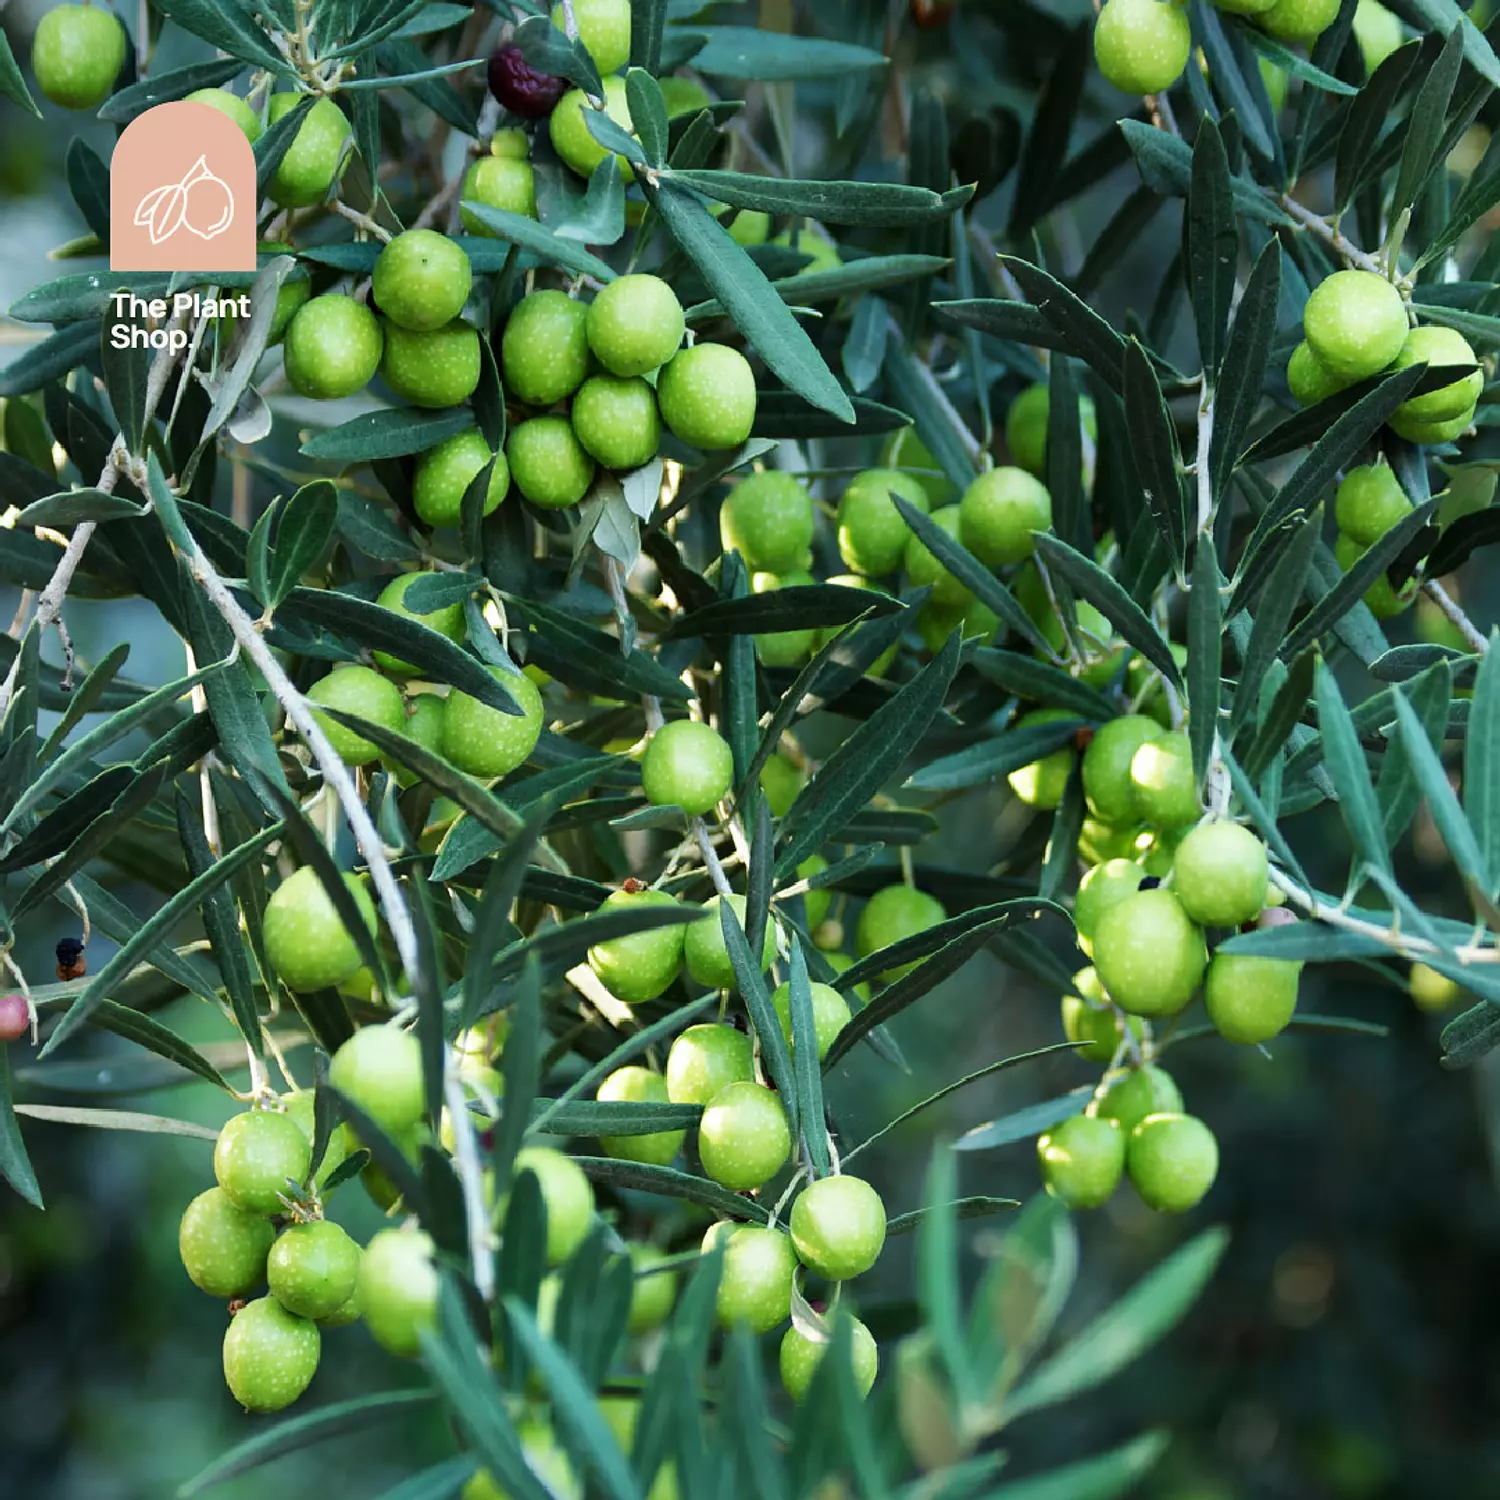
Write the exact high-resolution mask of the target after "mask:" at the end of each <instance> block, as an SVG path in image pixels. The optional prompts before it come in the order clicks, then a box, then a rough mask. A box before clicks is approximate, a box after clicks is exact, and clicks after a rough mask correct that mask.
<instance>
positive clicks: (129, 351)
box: [69, 137, 151, 457]
mask: <svg viewBox="0 0 1500 1500" xmlns="http://www.w3.org/2000/svg"><path fill="white" fill-rule="evenodd" d="M73 144H74V145H75V146H76V145H78V144H80V143H79V141H78V140H77V138H76V137H75V138H74V142H73ZM89 154H90V155H91V156H92V155H93V153H92V152H90V153H89ZM72 160H73V157H72V154H71V152H70V154H69V161H70V162H71V161H72ZM94 160H95V161H96V162H98V160H99V159H98V157H94ZM99 165H100V170H101V171H103V172H104V179H105V183H106V185H107V184H108V180H109V174H108V171H107V170H106V169H105V168H104V166H103V163H102V162H101V163H99ZM138 326H139V325H138V324H137V322H136V320H135V319H133V318H130V317H124V318H121V317H117V316H116V315H115V313H114V310H113V309H111V310H110V311H109V312H106V313H105V315H104V317H103V319H102V320H101V322H100V324H99V363H100V366H101V368H102V369H103V371H104V388H105V390H106V391H107V392H108V394H109V404H110V408H111V409H112V410H113V412H114V414H115V421H116V423H117V424H118V425H119V429H120V436H121V437H122V438H123V439H124V441H125V448H126V451H127V452H128V453H130V454H131V455H132V456H133V457H138V456H139V455H140V452H141V444H142V442H143V441H144V440H145V436H146V380H147V373H148V371H149V369H150V365H151V351H150V350H149V349H147V348H146V346H145V345H144V344H136V345H134V346H133V347H132V345H131V343H130V342H129V340H130V335H131V334H132V333H133V332H135V331H136V329H137V328H138ZM117 333H118V335H120V336H123V338H124V339H125V340H126V342H125V344H124V346H123V347H120V346H119V345H117V344H116V342H115V340H116V336H117Z"/></svg>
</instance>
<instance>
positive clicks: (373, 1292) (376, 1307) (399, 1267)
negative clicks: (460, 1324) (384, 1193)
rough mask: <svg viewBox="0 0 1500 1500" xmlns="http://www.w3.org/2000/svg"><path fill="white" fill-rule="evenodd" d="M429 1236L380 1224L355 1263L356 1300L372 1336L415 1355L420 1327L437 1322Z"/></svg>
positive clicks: (383, 1345)
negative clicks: (356, 1276)
mask: <svg viewBox="0 0 1500 1500" xmlns="http://www.w3.org/2000/svg"><path fill="white" fill-rule="evenodd" d="M432 1252H433V1245H432V1240H431V1239H430V1238H429V1237H428V1236H427V1235H425V1234H421V1233H413V1232H412V1231H411V1230H408V1229H382V1230H381V1231H380V1232H379V1234H377V1235H375V1236H373V1237H372V1238H371V1240H370V1243H369V1244H368V1245H366V1246H365V1252H364V1255H363V1256H362V1257H361V1258H360V1266H359V1283H358V1286H359V1289H358V1292H357V1294H356V1295H357V1296H358V1297H359V1305H360V1311H361V1314H362V1315H363V1317H364V1320H365V1325H366V1327H368V1328H369V1330H370V1335H371V1337H372V1338H374V1340H375V1342H376V1343H377V1344H379V1345H380V1347H381V1348H382V1349H385V1350H386V1351H388V1352H389V1353H391V1354H395V1355H399V1356H400V1357H401V1358H403V1359H415V1358H416V1357H417V1355H418V1354H420V1353H421V1352H422V1330H423V1329H424V1328H434V1327H436V1325H437V1301H438V1285H439V1283H438V1272H437V1267H436V1266H435V1265H434V1264H433V1259H432Z"/></svg>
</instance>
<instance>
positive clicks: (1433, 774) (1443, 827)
mask: <svg viewBox="0 0 1500 1500" xmlns="http://www.w3.org/2000/svg"><path fill="white" fill-rule="evenodd" d="M1392 702H1393V703H1394V705H1395V709H1396V722H1397V724H1398V725H1399V727H1400V731H1401V739H1402V742H1403V743H1404V745H1405V746H1406V753H1407V755H1408V756H1409V757H1410V759H1411V766H1412V771H1413V773H1414V774H1415V776H1416V778H1417V781H1418V783H1419V784H1420V786H1421V788H1422V794H1423V796H1424V797H1425V798H1426V799H1427V810H1428V811H1429V812H1430V813H1431V814H1432V820H1433V822H1434V823H1436V824H1437V829H1438V832H1439V834H1441V835H1442V839H1443V844H1444V846H1445V847H1446V848H1447V850H1448V853H1449V854H1451V855H1452V856H1453V862H1454V863H1455V864H1456V865H1457V866H1458V869H1459V873H1460V874H1461V875H1462V876H1463V877H1464V879H1465V880H1467V881H1468V882H1469V883H1470V884H1471V885H1472V886H1473V887H1475V888H1476V889H1477V890H1478V891H1479V893H1480V894H1481V895H1482V896H1483V897H1484V898H1485V899H1486V900H1489V899H1490V898H1491V897H1492V896H1493V887H1492V885H1491V883H1490V874H1489V870H1488V868H1487V866H1486V864H1485V858H1484V855H1483V853H1482V852H1481V850H1480V847H1479V841H1478V840H1477V839H1476V838H1475V837H1474V831H1473V829H1471V828H1470V827H1469V824H1468V821H1467V819H1465V817H1464V815H1463V809H1462V808H1461V807H1460V806H1459V802H1458V795H1457V793H1456V792H1455V791H1454V790H1453V786H1452V783H1451V782H1450V781H1449V780H1448V775H1447V772H1445V771H1444V770H1443V763H1442V761H1441V759H1440V758H1439V756H1438V752H1437V750H1435V749H1434V748H1433V745H1432V742H1431V740H1429V739H1428V737H1427V731H1426V730H1425V729H1424V728H1423V727H1422V721H1421V720H1420V719H1419V718H1418V717H1417V715H1416V713H1415V712H1414V711H1413V709H1412V706H1411V704H1410V702H1409V701H1408V700H1407V696H1406V694H1405V692H1403V691H1402V690H1401V689H1400V688H1397V689H1395V691H1394V693H1393V696H1392ZM1331 769H1332V768H1331V767H1330V770H1331Z"/></svg>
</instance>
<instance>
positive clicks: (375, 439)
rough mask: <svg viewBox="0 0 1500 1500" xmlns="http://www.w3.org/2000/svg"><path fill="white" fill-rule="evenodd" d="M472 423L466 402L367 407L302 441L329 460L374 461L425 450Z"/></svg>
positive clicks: (313, 454)
mask: <svg viewBox="0 0 1500 1500" xmlns="http://www.w3.org/2000/svg"><path fill="white" fill-rule="evenodd" d="M473 425H474V413H473V412H472V411H470V410H469V408H468V407H466V406H463V407H453V408H452V409H450V410H445V411H422V410H419V409H417V408H415V407H409V406H402V407H397V408H395V409H389V408H387V409H383V410H381V411H367V412H362V413H361V414H360V415H359V416H357V417H353V418H351V419H350V420H349V421H347V422H344V423H341V424H340V425H339V426H338V427H330V428H328V429H326V430H325V431H323V432H320V433H318V435H317V436H316V437H312V438H309V439H308V440H307V442H305V443H303V445H302V453H303V455H304V456H305V457H307V458H317V459H322V460H324V461H326V462H328V463H337V464H357V463H374V462H375V461H376V460H377V459H381V458H402V457H404V456H405V455H406V454H408V453H425V452H426V451H427V450H428V449H429V448H434V447H436V446H437V445H438V444H439V443H441V442H443V441H444V440H445V439H447V438H451V437H457V436H458V434H459V433H461V432H467V431H468V430H469V429H470V428H471V427H472V426H473Z"/></svg>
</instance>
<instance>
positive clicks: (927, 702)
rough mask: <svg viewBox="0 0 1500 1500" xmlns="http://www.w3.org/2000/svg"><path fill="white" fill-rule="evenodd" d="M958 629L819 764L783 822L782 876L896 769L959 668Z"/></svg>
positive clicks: (779, 860)
mask: <svg viewBox="0 0 1500 1500" xmlns="http://www.w3.org/2000/svg"><path fill="white" fill-rule="evenodd" d="M958 656H959V643H958V638H957V636H956V635H953V636H950V637H949V638H948V641H947V644H946V645H944V647H943V649H942V650H941V651H940V652H939V653H938V654H937V656H936V657H934V658H933V660H932V661H931V662H930V663H928V665H927V666H926V667H924V668H923V669H922V671H921V672H920V673H919V674H918V675H917V676H916V677H915V678H914V679H913V680H912V681H911V682H909V683H907V685H906V686H905V687H903V688H902V689H901V690H900V692H898V693H897V694H896V695H895V696H894V697H893V698H890V699H889V700H887V702H886V703H884V704H883V705H882V706H881V707H880V708H878V709H877V710H876V711H875V712H874V713H873V714H872V715H871V716H870V717H869V718H868V719H867V720H866V721H865V722H864V723H863V724H862V725H861V726H860V727H859V728H858V729H856V730H855V731H854V733H853V734H851V735H850V736H849V738H848V739H846V740H845V741H844V742H843V744H842V745H840V746H839V747H838V749H837V750H835V751H834V752H833V754H832V755H830V756H829V757H828V759H827V760H826V761H824V762H823V765H822V766H821V767H820V768H819V770H818V772H817V774H816V775H815V776H814V777H813V778H812V780H811V781H810V782H809V783H808V784H807V786H805V787H804V788H803V789H802V791H801V792H800V793H799V794H798V797H797V800H796V801H795V802H794V803H793V804H792V808H791V811H790V812H789V813H788V814H787V815H786V817H785V818H784V819H783V820H782V824H781V839H782V848H781V853H780V855H779V856H778V858H777V862H776V871H777V876H778V878H783V877H785V876H786V875H787V874H788V872H790V871H792V870H795V869H796V868H797V866H798V865H799V864H800V863H801V862H802V861H803V860H804V859H806V858H807V856H808V855H809V854H812V853H813V852H814V851H816V850H817V849H818V848H820V847H821V846H822V844H823V842H824V840H825V839H826V838H827V836H828V835H829V833H831V832H833V831H836V830H837V829H839V828H841V827H842V826H844V825H845V824H846V823H847V822H848V821H849V819H850V818H851V817H852V816H853V815H854V814H855V813H856V812H858V811H859V810H860V809H861V808H862V807H864V805H865V804H866V803H867V802H868V801H869V800H870V798H871V797H872V796H873V795H874V794H875V793H876V792H877V791H879V790H880V788H881V787H883V786H884V785H885V783H886V782H887V781H888V780H889V779H890V777H891V776H892V775H894V774H895V772H896V770H897V769H898V768H899V766H900V765H901V763H902V762H903V761H904V760H905V759H906V757H907V756H908V755H909V754H910V753H911V752H912V750H913V749H915V747H916V746H917V744H918V743H919V742H920V741H921V739H922V736H923V735H924V734H925V733H926V731H927V727H928V725H929V724H931V722H932V720H933V718H934V717H935V715H936V714H937V711H938V710H939V709H940V708H941V707H942V705H943V699H944V698H945V697H946V696H947V693H948V688H949V686H950V684H951V683H952V681H953V674H954V673H955V672H956V671H957V669H958Z"/></svg>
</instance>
